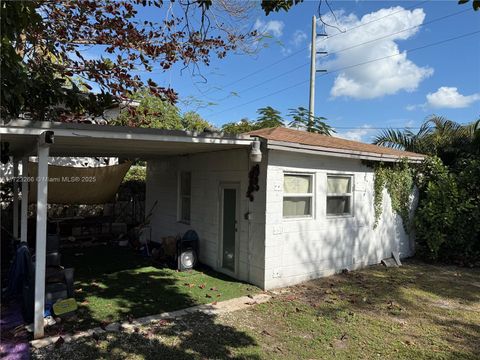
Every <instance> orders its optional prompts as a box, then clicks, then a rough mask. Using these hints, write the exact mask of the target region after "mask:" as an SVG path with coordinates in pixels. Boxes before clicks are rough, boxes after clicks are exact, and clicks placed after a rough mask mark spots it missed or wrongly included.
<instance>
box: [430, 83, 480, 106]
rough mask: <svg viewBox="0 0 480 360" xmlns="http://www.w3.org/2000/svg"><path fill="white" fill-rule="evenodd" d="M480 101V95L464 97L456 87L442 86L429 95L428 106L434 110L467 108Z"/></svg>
mask: <svg viewBox="0 0 480 360" xmlns="http://www.w3.org/2000/svg"><path fill="white" fill-rule="evenodd" d="M478 100H480V93H478V94H472V95H462V94H460V93H459V92H458V89H457V88H456V87H448V86H442V87H440V88H439V89H438V90H437V91H436V92H434V93H429V94H427V104H428V105H429V106H431V107H433V108H465V107H468V106H470V105H471V104H472V103H474V102H475V101H478Z"/></svg>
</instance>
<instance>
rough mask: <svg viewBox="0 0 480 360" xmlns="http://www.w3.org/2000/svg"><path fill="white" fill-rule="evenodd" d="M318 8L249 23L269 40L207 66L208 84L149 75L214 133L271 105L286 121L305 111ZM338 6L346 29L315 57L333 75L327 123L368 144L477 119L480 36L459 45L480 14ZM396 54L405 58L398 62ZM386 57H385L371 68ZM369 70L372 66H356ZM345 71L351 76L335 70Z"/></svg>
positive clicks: (421, 4) (432, 5)
mask: <svg viewBox="0 0 480 360" xmlns="http://www.w3.org/2000/svg"><path fill="white" fill-rule="evenodd" d="M318 3H319V2H318V1H305V2H304V3H303V4H300V5H298V6H295V7H294V8H292V9H291V10H290V11H289V12H288V13H285V12H281V13H273V14H271V15H269V16H268V17H266V16H265V15H263V13H262V12H261V10H260V9H258V11H254V12H253V13H252V15H251V17H250V18H249V19H248V21H247V22H248V23H249V24H250V26H252V27H254V28H258V29H259V30H260V31H262V32H265V33H268V34H269V35H270V37H269V38H267V39H266V40H264V41H262V44H261V46H262V50H260V51H259V52H258V53H256V54H253V55H252V54H250V55H247V54H234V53H230V54H228V55H227V57H226V58H224V59H221V60H219V59H212V62H211V64H210V66H208V67H206V66H202V67H201V68H200V71H201V74H202V75H203V76H204V77H205V78H206V79H207V82H206V83H204V82H203V79H202V78H200V77H193V76H192V75H191V72H189V71H188V70H187V71H183V73H180V70H179V69H180V68H179V67H178V66H176V67H173V68H172V69H171V70H169V71H167V72H156V73H154V74H150V75H149V76H150V77H152V78H153V79H154V80H156V81H157V82H158V83H159V84H161V85H165V86H166V85H170V86H172V87H173V88H174V89H175V90H176V91H178V93H179V95H180V98H181V99H182V100H188V99H190V100H191V99H195V101H193V102H191V101H190V102H189V101H181V102H180V103H179V106H180V107H181V109H182V110H183V111H187V110H195V111H197V112H199V113H200V114H201V115H202V116H203V117H204V118H205V119H206V120H208V121H210V122H211V123H213V124H215V125H216V126H220V125H221V124H223V123H226V122H232V121H238V120H240V119H242V118H249V119H255V118H256V117H257V114H256V111H257V109H258V108H260V107H264V106H268V105H270V106H272V107H274V108H276V109H278V110H280V111H281V112H282V115H284V116H285V118H286V119H287V120H288V116H287V114H288V109H290V108H296V107H298V106H304V107H308V97H309V90H308V88H309V83H308V79H309V47H310V33H311V19H312V15H317V14H318ZM331 5H332V8H333V10H334V12H335V15H336V17H337V20H335V19H334V18H333V16H332V15H331V14H328V11H327V10H326V9H324V10H323V12H324V13H326V14H327V16H326V17H325V18H324V20H325V21H326V22H328V23H329V24H335V25H336V26H337V27H338V28H340V29H341V30H346V31H345V32H339V30H337V29H335V28H331V27H327V28H326V33H327V34H328V35H329V37H327V38H326V40H325V39H323V38H319V40H318V42H317V46H318V47H319V48H320V50H326V51H328V52H329V53H330V55H329V56H327V57H325V58H320V56H319V57H318V58H317V64H318V66H319V67H320V68H325V69H327V71H328V72H327V73H326V74H325V75H321V74H319V75H317V78H316V96H315V110H316V111H315V113H316V115H319V116H324V117H326V118H327V119H328V123H329V124H330V125H331V126H333V127H334V128H336V129H337V132H338V135H340V136H342V137H347V138H351V139H355V140H362V141H370V140H371V139H372V137H373V136H374V135H375V134H376V133H378V130H377V129H376V128H385V127H406V126H408V127H413V128H415V127H418V126H419V125H420V124H421V122H422V121H423V120H424V119H425V117H427V116H428V115H431V114H437V115H442V116H445V117H448V118H450V119H452V120H455V121H458V122H461V123H466V122H470V121H473V120H475V119H477V118H478V117H479V116H480V42H479V39H480V33H477V34H473V35H470V36H466V37H461V36H463V35H465V34H469V33H472V32H475V31H477V32H478V31H480V11H478V12H474V11H473V9H472V8H471V4H467V5H463V6H459V5H457V2H456V1H433V0H430V1H403V2H397V1H332V2H331ZM352 28H353V29H352ZM321 31H322V28H321V27H320V26H319V27H318V32H321ZM456 37H460V38H457V39H455V40H452V41H448V42H445V43H440V44H437V45H434V46H432V44H435V43H439V42H442V41H444V40H448V39H451V38H456ZM424 46H426V47H425V48H423V47H424ZM345 49H347V50H345ZM317 50H318V49H317ZM332 53H334V54H332ZM396 53H400V55H398V56H391V55H394V54H396ZM388 56H390V57H388ZM383 57H388V58H386V59H384V60H378V61H373V62H370V61H372V60H375V59H379V58H383ZM363 62H369V63H368V64H365V65H360V66H357V64H359V63H363ZM339 69H344V70H340V71H335V70H339ZM254 72H256V73H255V74H254V75H251V76H250V74H252V73H254ZM245 77H246V78H245ZM242 78H244V79H242ZM297 84H299V85H297ZM294 85H297V86H294ZM198 102H200V103H201V104H203V106H198ZM209 103H210V105H207V104H209ZM211 103H214V105H213V104H211Z"/></svg>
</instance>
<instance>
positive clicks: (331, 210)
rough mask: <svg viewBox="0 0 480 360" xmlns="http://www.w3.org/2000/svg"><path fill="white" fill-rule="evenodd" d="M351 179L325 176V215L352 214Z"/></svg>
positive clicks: (348, 177)
mask: <svg viewBox="0 0 480 360" xmlns="http://www.w3.org/2000/svg"><path fill="white" fill-rule="evenodd" d="M352 199H353V197H352V177H351V176H337V175H328V176H327V215H328V216H345V215H351V214H352Z"/></svg>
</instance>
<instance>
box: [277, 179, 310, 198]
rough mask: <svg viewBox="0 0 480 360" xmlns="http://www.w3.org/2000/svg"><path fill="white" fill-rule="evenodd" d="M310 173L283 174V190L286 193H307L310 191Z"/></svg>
mask: <svg viewBox="0 0 480 360" xmlns="http://www.w3.org/2000/svg"><path fill="white" fill-rule="evenodd" d="M311 180H312V177H311V176H310V175H285V176H284V178H283V191H284V192H285V193H288V194H307V193H310V192H311Z"/></svg>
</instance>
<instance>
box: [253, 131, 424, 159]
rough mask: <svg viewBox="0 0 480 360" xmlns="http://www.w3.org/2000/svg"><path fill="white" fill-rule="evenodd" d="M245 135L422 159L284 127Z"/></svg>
mask: <svg viewBox="0 0 480 360" xmlns="http://www.w3.org/2000/svg"><path fill="white" fill-rule="evenodd" d="M245 135H250V136H256V137H260V138H263V139H267V140H273V141H281V142H287V143H292V144H301V145H308V146H315V147H319V148H323V149H325V148H329V149H332V150H335V149H340V150H343V151H342V152H347V153H348V151H352V153H355V152H362V153H371V154H375V155H377V154H378V155H381V156H382V155H383V156H388V157H391V156H394V157H409V158H411V157H415V158H419V157H424V155H422V154H417V153H413V152H409V151H401V150H395V149H391V148H387V147H384V146H378V145H372V144H365V143H362V142H359V141H352V140H345V139H341V138H337V137H334V136H326V135H320V134H315V133H309V132H306V131H301V130H294V129H287V128H284V127H278V128H267V129H260V130H255V131H250V132H248V133H246V134H245Z"/></svg>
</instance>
